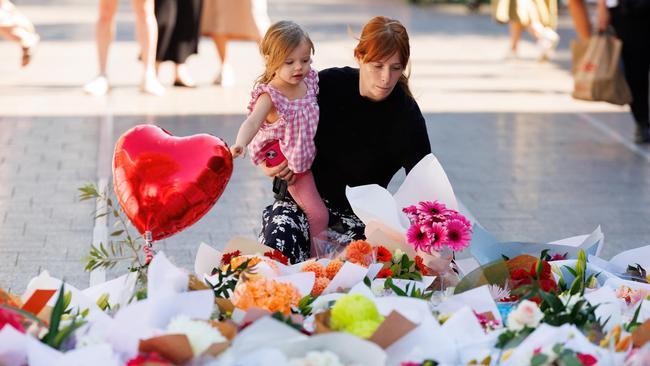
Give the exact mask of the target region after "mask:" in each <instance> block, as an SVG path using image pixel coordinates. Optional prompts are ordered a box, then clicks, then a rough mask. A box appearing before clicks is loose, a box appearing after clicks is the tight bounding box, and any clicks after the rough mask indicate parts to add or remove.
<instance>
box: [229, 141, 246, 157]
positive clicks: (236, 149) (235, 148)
mask: <svg viewBox="0 0 650 366" xmlns="http://www.w3.org/2000/svg"><path fill="white" fill-rule="evenodd" d="M230 153H231V154H232V158H233V159H234V158H236V157H238V156H240V155H241V156H246V149H245V148H244V147H243V146H241V145H237V144H234V145H232V146H231V147H230Z"/></svg>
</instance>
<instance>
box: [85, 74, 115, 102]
mask: <svg viewBox="0 0 650 366" xmlns="http://www.w3.org/2000/svg"><path fill="white" fill-rule="evenodd" d="M109 88H110V87H109V85H108V78H106V76H104V75H99V76H97V77H96V78H94V79H93V80H91V81H90V82H88V83H87V84H86V85H84V92H86V93H87V94H90V95H94V96H96V97H99V96H102V95H106V93H108V89H109Z"/></svg>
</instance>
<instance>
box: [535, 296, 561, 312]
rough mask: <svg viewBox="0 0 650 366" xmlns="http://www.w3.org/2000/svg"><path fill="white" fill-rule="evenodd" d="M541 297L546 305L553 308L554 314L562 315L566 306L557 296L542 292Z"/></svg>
mask: <svg viewBox="0 0 650 366" xmlns="http://www.w3.org/2000/svg"><path fill="white" fill-rule="evenodd" d="M539 295H540V296H541V297H542V300H544V302H545V303H547V304H548V305H550V306H551V308H552V309H553V311H554V312H556V313H560V312H562V311H564V309H565V307H564V304H562V301H560V299H559V298H558V297H557V296H555V295H553V294H550V293H548V292H544V291H541V292H540V293H539Z"/></svg>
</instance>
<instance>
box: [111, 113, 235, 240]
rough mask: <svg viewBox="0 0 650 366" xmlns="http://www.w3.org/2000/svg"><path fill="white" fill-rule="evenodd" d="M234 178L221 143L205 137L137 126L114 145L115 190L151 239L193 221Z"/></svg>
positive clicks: (230, 162) (180, 228)
mask: <svg viewBox="0 0 650 366" xmlns="http://www.w3.org/2000/svg"><path fill="white" fill-rule="evenodd" d="M231 175H232V155H231V154H230V150H229V149H228V146H227V145H226V143H225V142H223V141H222V140H221V139H219V138H218V137H214V136H211V135H207V134H200V135H193V136H189V137H176V136H173V135H171V134H170V133H169V132H167V131H165V130H163V129H162V128H160V127H158V126H153V125H139V126H135V127H133V128H132V129H130V130H129V131H127V132H126V133H124V134H123V135H122V136H121V137H120V139H119V140H118V141H117V144H116V145H115V153H114V155H113V187H114V189H115V194H116V195H117V199H118V201H119V203H120V206H122V209H123V210H124V212H125V213H126V215H127V216H128V218H129V220H131V222H132V223H133V225H134V226H135V227H136V228H137V229H138V231H139V232H140V234H145V233H146V232H147V231H148V232H151V237H152V240H159V239H163V238H166V237H168V236H170V235H173V234H175V233H177V232H179V231H181V230H183V229H185V228H187V227H189V226H191V225H192V224H194V223H195V222H197V221H198V220H199V219H200V218H201V217H202V216H203V215H205V214H206V213H207V212H208V211H209V210H210V208H211V207H212V206H213V205H214V204H215V203H216V202H217V200H218V199H219V197H220V196H221V194H222V193H223V190H224V189H225V188H226V185H227V184H228V181H229V180H230V176H231Z"/></svg>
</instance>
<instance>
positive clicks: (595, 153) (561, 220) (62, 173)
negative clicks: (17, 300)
mask: <svg viewBox="0 0 650 366" xmlns="http://www.w3.org/2000/svg"><path fill="white" fill-rule="evenodd" d="M16 3H17V5H18V6H19V7H20V8H21V9H23V11H24V12H26V13H27V14H28V15H29V16H30V18H31V19H32V20H33V21H34V22H35V24H36V26H37V28H38V30H39V31H40V32H41V34H42V36H43V39H44V41H43V43H42V45H41V46H40V48H39V50H38V53H37V55H36V58H35V60H34V63H33V64H32V65H31V66H30V67H28V68H26V69H24V70H21V69H20V68H19V67H18V57H19V53H18V49H17V47H16V46H15V45H13V44H9V43H7V42H0V55H2V57H1V58H0V59H1V60H2V63H1V64H0V287H5V288H10V289H14V290H15V291H18V292H20V291H22V289H24V288H25V286H26V284H27V281H28V280H29V279H30V278H31V277H33V276H35V275H36V274H37V273H38V272H39V271H41V270H43V269H48V270H50V272H51V273H52V275H54V276H57V277H63V278H66V279H67V280H68V281H70V282H71V283H72V284H74V285H77V286H79V287H82V288H83V287H85V286H87V284H88V274H87V273H84V272H83V270H82V267H83V266H82V263H81V258H82V257H84V256H85V255H86V253H87V250H88V247H89V244H90V243H91V241H92V236H93V235H92V234H93V220H92V215H91V214H92V211H93V210H94V204H93V203H91V202H79V201H78V199H77V192H76V189H77V187H79V186H81V185H82V184H84V183H86V182H97V181H98V179H99V178H100V177H102V176H105V175H106V174H107V171H108V168H107V167H108V162H109V161H110V156H111V153H112V146H113V143H114V141H115V140H116V139H117V138H118V137H119V135H120V134H122V133H123V132H124V131H126V130H127V129H128V128H130V127H131V126H133V125H136V124H139V123H156V124H158V125H161V126H162V127H164V128H165V129H167V130H169V131H171V132H172V133H174V134H176V135H190V134H194V133H199V132H209V133H212V134H215V135H217V136H220V137H222V138H224V139H226V140H227V141H232V140H233V139H234V136H235V134H236V131H237V128H238V126H239V123H240V122H241V120H242V119H243V117H244V115H243V111H244V108H245V105H246V103H247V102H248V93H249V91H250V86H251V83H252V80H253V78H254V77H255V75H256V74H257V73H258V72H259V71H260V67H261V62H260V60H259V57H258V56H257V53H256V49H255V45H254V44H251V43H239V42H238V43H233V44H232V47H230V51H231V62H232V64H233V67H234V69H235V72H236V74H237V77H238V79H237V84H236V85H235V86H234V87H232V88H221V87H216V86H212V85H210V81H211V80H212V78H213V77H214V74H215V72H216V70H217V66H216V54H215V51H214V47H213V46H212V44H210V43H209V42H207V41H206V40H204V41H203V42H202V43H201V45H200V54H199V55H198V56H195V57H193V58H191V59H190V61H189V67H190V70H191V72H192V73H193V74H194V76H195V78H196V79H197V81H198V82H199V83H200V84H201V87H200V88H198V89H195V90H178V89H175V90H173V89H169V90H168V93H167V94H166V95H165V96H163V97H160V98H156V97H149V96H144V95H141V94H140V93H138V91H137V87H136V86H137V84H138V81H139V75H140V70H139V66H138V64H137V60H136V55H137V46H136V44H135V43H134V42H133V19H132V16H131V14H130V9H129V2H124V1H122V3H121V9H120V13H119V16H118V33H117V37H116V38H117V39H116V42H115V44H114V45H113V47H112V49H111V52H112V53H111V59H110V71H109V73H110V76H111V79H112V80H113V84H114V89H113V91H112V93H111V94H110V95H109V96H107V97H105V98H93V97H89V96H85V95H83V93H82V92H81V89H80V85H82V84H83V83H84V82H85V81H87V80H89V79H90V78H92V77H93V75H94V73H95V72H96V66H95V62H96V61H95V53H94V52H95V51H94V43H93V21H94V19H95V11H96V8H95V6H96V4H95V3H92V2H84V1H82V0H66V1H60V0H57V1H56V2H54V1H53V0H24V1H16ZM485 10H487V9H485ZM269 11H270V16H271V19H272V20H274V21H275V20H279V19H293V20H295V21H297V22H299V23H301V24H302V25H304V26H305V27H306V28H307V30H308V31H309V32H310V34H311V36H312V38H313V39H314V41H315V43H316V47H317V49H316V51H317V53H316V56H315V62H314V66H315V67H316V68H319V69H321V68H325V67H330V66H341V65H354V60H353V58H352V49H353V47H354V45H355V41H354V39H353V38H352V36H351V35H350V30H351V31H352V33H354V32H358V31H359V29H360V26H361V25H362V24H363V23H364V22H365V21H366V20H367V19H368V18H369V17H370V16H372V15H376V14H385V15H389V16H392V17H396V18H398V19H400V20H402V21H403V22H404V24H405V25H406V26H407V28H408V29H409V32H410V35H411V40H412V55H413V60H412V61H413V62H412V64H413V65H412V87H413V90H414V93H415V95H416V98H417V100H418V103H419V104H420V107H421V109H422V110H423V112H424V113H425V116H426V119H427V127H428V130H429V135H430V139H431V144H432V149H433V151H434V153H435V154H436V156H437V157H438V158H439V159H440V160H441V162H442V164H443V166H444V167H445V169H446V171H447V173H448V175H449V177H450V180H451V182H452V185H453V187H454V189H455V192H456V194H457V196H458V197H459V198H460V200H461V201H462V202H463V203H464V204H465V206H466V207H467V208H468V209H469V210H470V211H471V212H472V213H473V214H474V216H476V218H477V219H478V220H479V221H480V222H481V223H482V224H483V225H484V226H486V228H487V229H488V230H490V231H491V232H493V233H494V234H495V235H496V236H497V237H499V238H500V239H504V240H524V241H548V240H554V239H560V238H563V237H568V236H573V235H577V234H584V233H588V232H591V231H592V230H593V229H594V228H595V227H596V226H597V225H602V228H603V231H604V233H605V238H606V243H605V246H606V247H605V251H604V255H605V256H606V257H609V256H611V255H613V254H615V253H616V252H617V251H620V250H622V249H624V248H632V247H636V246H639V245H642V244H647V243H648V241H650V240H649V239H648V238H650V228H649V227H648V225H647V222H648V220H649V219H650V208H648V207H649V206H648V203H649V202H650V188H648V187H650V186H649V185H648V182H650V169H649V165H648V161H649V160H650V153H649V152H648V150H647V149H646V148H639V147H637V146H635V145H634V144H632V143H631V141H630V137H631V134H632V129H633V123H632V120H631V118H630V117H629V114H628V112H627V109H626V108H621V107H616V106H611V105H607V104H601V103H587V102H578V101H574V100H572V99H571V97H570V90H571V78H570V75H569V72H568V67H569V52H568V40H569V39H571V38H573V32H572V31H571V24H570V20H569V19H568V18H567V17H566V16H563V17H562V18H561V21H560V34H561V35H562V43H561V45H560V49H559V50H558V53H557V57H556V59H555V60H554V62H553V63H545V64H542V63H538V62H536V61H535V60H534V58H535V48H534V45H533V43H532V42H531V41H530V38H527V39H525V40H524V41H523V44H522V55H523V56H524V57H523V59H522V60H520V61H518V62H504V61H503V56H504V55H505V54H506V50H507V43H508V42H507V29H506V28H505V27H503V26H499V25H497V24H495V23H493V22H492V21H491V19H490V17H489V15H488V14H487V13H481V14H471V15H470V14H466V13H465V11H464V9H463V8H462V7H458V6H420V7H416V6H409V5H406V2H405V1H400V0H376V1H371V0H360V1H354V2H347V1H342V0H310V1H298V0H269ZM169 72H170V69H167V68H165V67H163V79H164V80H166V81H167V82H169V81H170V78H171V76H169V75H168V73H169ZM401 179H403V174H402V175H399V174H398V176H397V177H396V178H395V179H394V182H393V184H392V185H391V186H392V187H393V189H394V188H395V187H396V186H397V185H398V184H399V182H400V181H401ZM270 201H271V194H270V192H269V181H268V179H267V178H266V177H264V176H263V175H262V174H261V173H260V172H259V171H258V170H257V169H256V168H254V167H253V166H252V165H251V164H250V163H249V162H248V161H246V160H238V161H237V162H236V167H235V173H234V175H233V178H232V181H231V183H230V185H229V186H228V187H227V189H226V191H225V193H224V195H223V196H222V198H221V199H220V200H219V202H218V203H217V205H216V206H215V208H214V209H213V210H212V211H211V212H210V213H209V214H208V215H206V217H205V218H203V219H202V220H201V221H199V222H198V223H197V224H195V225H194V226H193V227H191V228H190V229H188V230H186V231H185V232H182V233H180V234H178V235H175V236H174V237H172V238H170V239H167V240H164V241H162V242H161V243H159V246H160V247H161V248H162V249H163V250H165V252H166V253H168V254H169V255H171V256H172V257H173V258H174V260H175V261H176V262H177V263H178V264H179V265H181V266H184V267H187V268H188V269H189V268H192V267H191V266H192V263H193V259H194V255H195V250H196V247H197V244H198V243H199V242H201V241H205V242H207V243H211V244H213V245H215V246H220V245H223V244H224V243H225V242H226V241H228V239H230V238H231V237H233V236H235V235H243V236H248V237H251V238H252V237H254V235H255V234H256V233H257V231H258V230H259V225H260V224H259V223H260V212H261V209H262V208H263V207H264V206H265V205H266V204H268V203H269V202H270Z"/></svg>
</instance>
